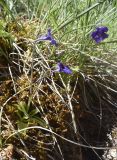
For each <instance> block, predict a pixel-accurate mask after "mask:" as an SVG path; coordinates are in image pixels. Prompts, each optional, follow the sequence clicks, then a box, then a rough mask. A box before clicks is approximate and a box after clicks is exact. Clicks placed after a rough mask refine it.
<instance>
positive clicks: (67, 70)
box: [54, 62, 72, 74]
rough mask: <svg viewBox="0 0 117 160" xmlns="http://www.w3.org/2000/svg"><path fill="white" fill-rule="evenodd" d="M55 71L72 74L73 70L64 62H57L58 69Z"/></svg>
mask: <svg viewBox="0 0 117 160" xmlns="http://www.w3.org/2000/svg"><path fill="white" fill-rule="evenodd" d="M54 72H63V73H66V74H72V70H71V69H70V68H69V67H68V66H66V65H64V64H63V63H62V62H58V63H57V69H56V70H54Z"/></svg>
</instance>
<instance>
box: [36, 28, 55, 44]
mask: <svg viewBox="0 0 117 160" xmlns="http://www.w3.org/2000/svg"><path fill="white" fill-rule="evenodd" d="M37 41H50V43H51V44H52V45H55V46H57V42H56V40H55V39H54V38H53V37H52V34H51V29H48V32H47V34H46V35H43V36H41V37H40V38H38V39H37V40H36V42H37Z"/></svg>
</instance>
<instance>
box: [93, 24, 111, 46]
mask: <svg viewBox="0 0 117 160" xmlns="http://www.w3.org/2000/svg"><path fill="white" fill-rule="evenodd" d="M107 32H108V28H107V27H105V26H101V27H97V28H96V30H95V31H94V32H92V33H91V37H92V38H93V40H94V41H95V42H96V43H100V42H101V41H103V40H104V39H106V38H108V36H109V35H108V34H107Z"/></svg>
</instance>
